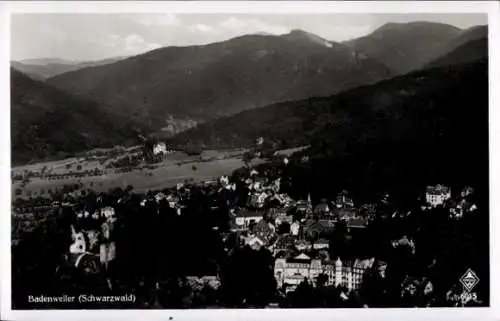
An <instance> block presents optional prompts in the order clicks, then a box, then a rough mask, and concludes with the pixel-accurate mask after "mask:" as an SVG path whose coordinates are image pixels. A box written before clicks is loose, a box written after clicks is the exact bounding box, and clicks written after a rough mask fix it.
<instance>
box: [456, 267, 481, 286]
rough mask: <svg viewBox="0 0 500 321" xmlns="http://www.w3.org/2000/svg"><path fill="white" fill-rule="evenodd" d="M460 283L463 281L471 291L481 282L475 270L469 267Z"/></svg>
mask: <svg viewBox="0 0 500 321" xmlns="http://www.w3.org/2000/svg"><path fill="white" fill-rule="evenodd" d="M460 283H462V285H463V286H464V289H465V290H466V291H467V292H470V291H472V289H474V287H475V286H476V285H477V284H478V283H479V278H478V277H477V275H476V273H474V271H472V270H471V269H468V270H467V272H465V274H464V275H463V276H462V277H461V278H460Z"/></svg>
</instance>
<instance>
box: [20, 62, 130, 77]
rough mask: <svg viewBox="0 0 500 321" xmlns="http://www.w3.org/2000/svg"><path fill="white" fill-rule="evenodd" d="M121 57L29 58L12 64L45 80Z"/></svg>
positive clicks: (31, 75)
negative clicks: (81, 59) (85, 59)
mask: <svg viewBox="0 0 500 321" xmlns="http://www.w3.org/2000/svg"><path fill="white" fill-rule="evenodd" d="M121 59H124V58H122V57H119V58H109V59H103V60H97V61H84V62H79V61H69V60H63V59H55V58H50V59H28V60H22V61H12V62H11V65H12V67H14V68H15V69H17V70H18V71H21V72H23V73H25V74H27V75H29V76H30V77H31V78H33V79H38V80H45V79H47V78H50V77H53V76H57V75H60V74H63V73H65V72H69V71H75V70H78V69H82V68H86V67H95V66H101V65H106V64H110V63H113V62H117V61H119V60H121Z"/></svg>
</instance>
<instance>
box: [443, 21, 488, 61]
mask: <svg viewBox="0 0 500 321" xmlns="http://www.w3.org/2000/svg"><path fill="white" fill-rule="evenodd" d="M485 38H486V39H488V26H474V27H470V28H467V29H463V30H462V31H461V32H460V34H459V35H458V36H457V37H455V38H453V39H452V40H451V41H449V42H448V43H447V44H446V46H445V49H444V51H443V55H445V54H448V53H450V52H452V51H453V50H455V49H457V48H458V47H460V46H462V45H464V44H466V43H468V42H471V41H474V40H479V39H485Z"/></svg>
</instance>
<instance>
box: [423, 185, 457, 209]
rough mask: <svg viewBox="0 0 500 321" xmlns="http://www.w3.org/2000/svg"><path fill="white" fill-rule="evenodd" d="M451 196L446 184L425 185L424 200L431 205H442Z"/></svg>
mask: <svg viewBox="0 0 500 321" xmlns="http://www.w3.org/2000/svg"><path fill="white" fill-rule="evenodd" d="M450 198H451V189H450V188H449V187H447V186H444V185H441V184H438V185H436V186H427V190H426V192H425V200H426V202H427V203H429V204H431V206H433V207H436V206H439V205H443V204H444V202H445V201H446V200H448V199H450Z"/></svg>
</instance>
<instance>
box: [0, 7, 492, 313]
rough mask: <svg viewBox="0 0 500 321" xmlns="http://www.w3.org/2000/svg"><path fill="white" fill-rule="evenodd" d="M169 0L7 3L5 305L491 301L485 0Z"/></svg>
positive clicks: (246, 306) (219, 306) (437, 304)
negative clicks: (466, 4) (471, 3)
mask: <svg viewBox="0 0 500 321" xmlns="http://www.w3.org/2000/svg"><path fill="white" fill-rule="evenodd" d="M233 4H234V3H233ZM303 4H304V6H308V5H309V4H308V3H307V2H305V3H303ZM11 5H13V4H11ZM53 5H54V6H55V4H53ZM219 5H221V4H220V3H219ZM263 5H264V4H262V2H260V6H259V8H263ZM96 6H98V5H97V4H96ZM115 6H116V7H119V4H116V5H115ZM138 6H140V3H139V4H138ZM207 6H208V5H206V4H205V7H207ZM223 6H224V2H222V5H221V8H222V7H223ZM248 6H249V8H251V5H250V4H249V5H248ZM318 6H319V4H318ZM371 6H372V7H373V8H376V7H377V5H376V2H374V4H372V5H371ZM55 7H57V6H55ZM358 7H359V6H358ZM428 7H429V8H432V6H431V5H429V6H428ZM497 7H498V6H497ZM66 8H67V7H66ZM171 8H173V10H168V7H166V8H164V9H158V10H156V11H150V12H143V11H141V12H134V11H131V12H120V11H118V12H99V11H96V10H94V11H92V12H79V11H78V10H74V11H73V12H68V11H67V10H66V11H64V12H48V11H46V10H45V11H43V12H19V11H17V12H14V11H15V10H14V11H13V12H11V13H10V14H9V16H10V21H9V25H10V28H9V32H8V33H9V38H10V45H8V46H9V48H8V52H9V57H8V61H7V59H6V64H8V67H7V69H8V76H6V77H8V78H7V79H8V86H9V87H10V89H8V91H7V92H6V95H7V96H8V98H7V99H8V100H9V105H7V106H4V108H2V109H4V112H5V113H6V114H5V116H3V117H6V119H8V122H9V125H10V127H9V128H10V135H7V134H6V135H7V136H5V137H10V138H9V141H7V142H5V146H8V148H9V151H2V152H5V153H8V154H6V155H10V156H7V157H9V158H10V159H9V160H8V161H9V162H10V166H9V165H8V164H7V167H6V168H8V170H10V177H9V178H10V182H9V183H8V184H7V183H6V184H5V186H6V187H9V185H10V193H8V189H4V190H3V193H4V194H9V195H7V196H6V197H7V198H4V199H8V200H9V202H10V203H9V204H8V206H9V208H10V211H8V212H6V213H3V214H5V217H2V223H1V225H2V227H3V228H4V227H7V226H8V230H7V231H3V232H6V233H7V234H9V235H10V237H8V239H9V246H8V252H9V259H4V258H5V257H2V266H4V265H10V267H9V271H10V272H9V276H10V278H9V280H8V283H9V284H7V287H8V288H9V289H10V298H9V302H10V304H9V305H10V306H9V307H5V306H4V307H3V309H4V308H6V309H10V310H11V311H16V310H29V311H31V310H200V309H205V310H206V309H211V310H228V309H243V310H255V309H262V310H264V309H277V310H280V311H281V310H287V309H288V310H289V309H294V310H295V309H301V310H300V311H302V310H303V309H306V310H308V311H314V310H315V309H331V311H333V312H332V313H334V312H335V309H360V310H365V311H366V309H368V310H369V309H373V308H399V309H414V308H419V311H421V310H422V309H425V310H433V309H437V308H448V309H449V308H472V307H475V308H489V307H491V305H492V296H493V292H492V291H493V289H492V286H491V281H492V279H491V278H492V277H493V273H492V272H493V270H492V262H493V261H492V260H493V259H492V255H491V253H492V244H491V242H490V240H491V239H492V237H493V235H491V234H492V231H493V229H492V228H491V216H492V215H493V214H495V213H493V212H492V209H491V200H492V197H493V194H492V193H493V191H492V189H491V186H492V185H491V181H490V178H491V176H492V173H491V168H490V162H491V161H490V156H491V152H492V151H491V150H490V146H491V145H490V140H491V137H490V130H491V128H490V126H491V124H492V122H491V119H490V114H491V111H492V106H491V103H490V94H491V91H492V90H491V88H492V87H491V86H490V85H491V81H492V80H491V79H492V70H493V69H492V68H490V67H491V61H490V58H491V57H490V52H491V46H492V40H491V32H492V27H491V26H490V24H489V22H490V21H491V15H490V16H489V14H488V12H487V11H486V10H483V12H481V11H471V12H466V11H461V12H454V11H452V10H450V11H449V12H412V11H406V12H405V11H402V12H394V10H393V11H390V12H380V11H379V10H374V11H373V12H350V13H349V12H335V11H334V10H327V9H328V6H326V7H325V8H326V9H325V10H321V9H318V10H317V12H311V11H310V10H309V11H308V10H304V11H303V12H300V11H294V12H285V13H280V12H279V9H277V8H276V7H273V8H271V6H270V7H269V11H267V12H264V11H262V10H260V11H252V10H249V11H248V12H242V11H241V10H239V11H235V12H229V11H227V10H223V9H221V10H220V12H217V10H215V9H214V8H215V7H210V8H211V9H210V10H208V11H207V12H202V11H200V12H187V11H186V12H179V10H174V9H175V8H174V7H173V6H172V7H171ZM318 8H319V7H318ZM214 10H215V11H214ZM496 26H498V24H497V25H496ZM495 32H497V31H496V30H495ZM489 35H490V37H489ZM489 49H490V50H489ZM2 59H3V57H2ZM497 66H498V65H497ZM497 85H498V84H497ZM9 87H7V88H9ZM9 106H10V108H9ZM497 107H498V106H497ZM7 110H8V111H7ZM7 113H8V114H7ZM9 115H10V116H9ZM5 130H6V131H7V128H6V129H5ZM2 144H3V142H2ZM6 177H7V175H6ZM7 215H10V218H8V217H7ZM6 221H10V223H9V225H7V223H5V224H4V222H6ZM4 225H5V226H4ZM2 282H4V280H3V279H2ZM75 313H78V312H76V311H75ZM9 320H10V319H9ZM173 320H175V318H174V319H173Z"/></svg>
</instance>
